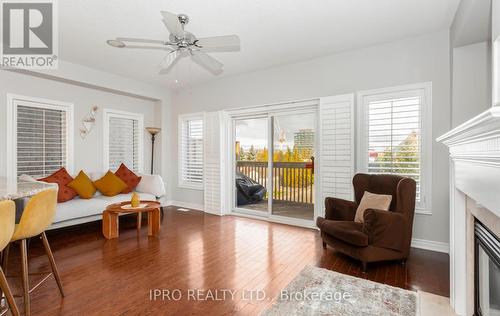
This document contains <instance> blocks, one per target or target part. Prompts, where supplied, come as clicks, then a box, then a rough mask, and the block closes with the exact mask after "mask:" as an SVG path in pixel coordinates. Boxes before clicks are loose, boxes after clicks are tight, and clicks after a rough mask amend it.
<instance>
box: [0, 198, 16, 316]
mask: <svg viewBox="0 0 500 316" xmlns="http://www.w3.org/2000/svg"><path fill="white" fill-rule="evenodd" d="M15 220H16V205H15V203H14V202H12V201H0V227H1V228H2V229H0V251H2V250H4V249H5V247H6V246H7V245H8V244H9V243H10V240H11V238H12V234H13V233H14V225H15ZM0 289H1V291H0V299H1V298H2V292H3V293H5V298H6V300H7V304H8V306H9V308H10V311H11V313H12V315H14V316H19V310H18V309H17V306H16V302H15V301H14V296H13V295H12V292H11V291H10V288H9V284H8V283H7V279H6V278H5V274H4V273H3V270H2V267H0ZM0 314H1V313H0Z"/></svg>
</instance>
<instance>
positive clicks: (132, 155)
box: [109, 117, 142, 172]
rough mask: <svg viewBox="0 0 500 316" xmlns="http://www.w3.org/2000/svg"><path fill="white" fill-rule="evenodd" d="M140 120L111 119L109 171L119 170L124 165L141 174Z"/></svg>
mask: <svg viewBox="0 0 500 316" xmlns="http://www.w3.org/2000/svg"><path fill="white" fill-rule="evenodd" d="M140 134H141V133H140V130H139V120H134V119H130V118H122V117H110V118H109V169H110V170H117V169H118V167H120V165H121V164H122V163H123V164H125V165H126V166H127V167H128V168H130V169H132V170H133V171H134V172H139V171H140V170H139V156H140V155H141V154H142V153H141V152H140V149H139V138H140V136H141V135H140Z"/></svg>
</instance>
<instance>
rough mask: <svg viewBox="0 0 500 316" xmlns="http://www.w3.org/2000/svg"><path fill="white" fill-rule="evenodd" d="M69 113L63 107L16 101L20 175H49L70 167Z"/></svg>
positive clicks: (18, 169)
mask: <svg viewBox="0 0 500 316" xmlns="http://www.w3.org/2000/svg"><path fill="white" fill-rule="evenodd" d="M67 116H68V112H67V110H66V109H62V108H60V109H59V108H52V107H44V106H43V104H36V105H32V104H30V103H29V102H21V101H19V102H18V104H17V113H16V121H17V126H16V130H17V135H16V136H15V137H16V141H17V174H16V175H17V176H19V175H21V174H27V175H30V176H32V177H35V178H39V177H45V176H48V175H50V174H52V173H54V172H56V171H57V170H59V169H60V168H61V167H67V157H68V150H67V148H68V147H67V142H68V139H67V138H68V133H67Z"/></svg>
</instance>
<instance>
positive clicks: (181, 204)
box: [165, 200, 205, 211]
mask: <svg viewBox="0 0 500 316" xmlns="http://www.w3.org/2000/svg"><path fill="white" fill-rule="evenodd" d="M165 204H166V206H179V207H184V208H189V209H193V210H198V211H203V209H204V208H205V207H204V206H203V205H202V204H196V203H189V202H183V201H175V200H167V202H166V203H165Z"/></svg>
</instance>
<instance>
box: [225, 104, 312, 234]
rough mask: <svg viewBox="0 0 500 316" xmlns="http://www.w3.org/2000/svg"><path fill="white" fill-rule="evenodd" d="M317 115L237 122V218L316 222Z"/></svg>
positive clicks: (295, 114) (303, 112)
mask: <svg viewBox="0 0 500 316" xmlns="http://www.w3.org/2000/svg"><path fill="white" fill-rule="evenodd" d="M315 133H316V110H315V109H311V110H295V111H287V112H283V111H281V112H279V111H278V112H269V113H266V114H262V115H261V116H257V117H255V116H252V117H239V118H234V119H233V140H234V155H233V157H234V165H233V166H234V169H233V173H234V174H233V179H234V183H235V186H234V192H233V193H234V194H233V200H234V204H233V211H234V212H235V213H240V214H247V215H254V216H262V217H267V218H274V219H277V220H283V221H287V222H290V221H292V222H294V223H297V224H299V225H300V224H304V225H307V224H310V222H312V221H313V220H314V201H315V192H314V191H315V190H314V155H315V139H316V137H315Z"/></svg>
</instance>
